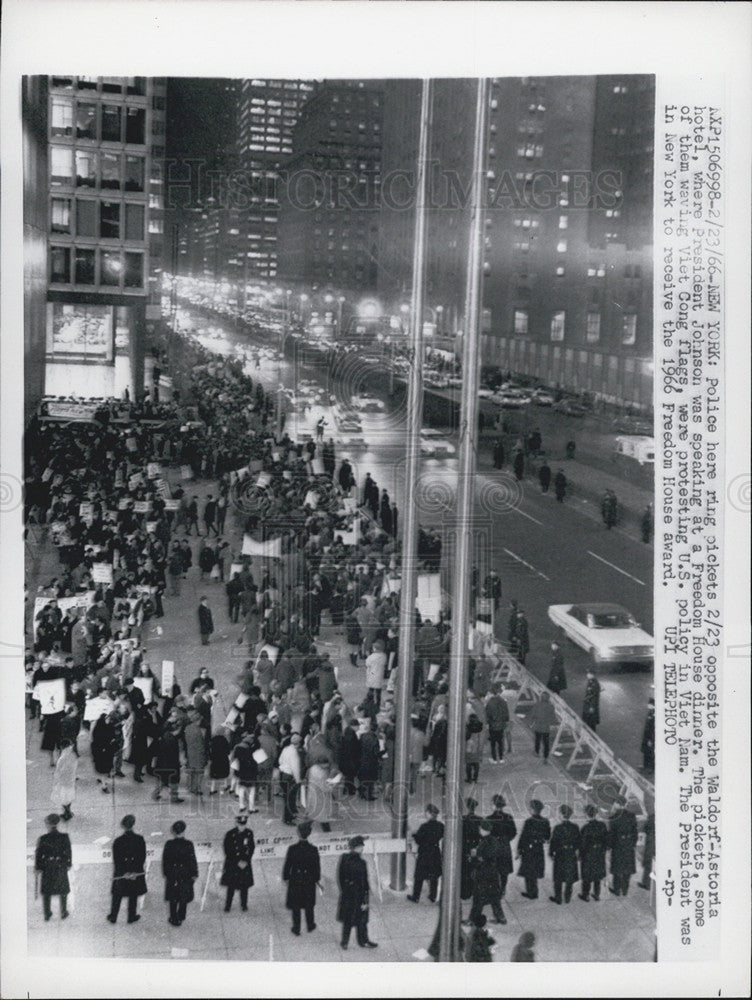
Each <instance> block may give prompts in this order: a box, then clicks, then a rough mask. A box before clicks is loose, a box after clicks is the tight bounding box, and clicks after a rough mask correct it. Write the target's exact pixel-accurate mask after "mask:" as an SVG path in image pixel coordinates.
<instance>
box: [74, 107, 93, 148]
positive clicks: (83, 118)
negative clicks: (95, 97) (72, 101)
mask: <svg viewBox="0 0 752 1000" xmlns="http://www.w3.org/2000/svg"><path fill="white" fill-rule="evenodd" d="M96 137H97V106H96V104H90V103H89V102H88V101H79V102H78V104H77V105H76V138H77V139H96Z"/></svg>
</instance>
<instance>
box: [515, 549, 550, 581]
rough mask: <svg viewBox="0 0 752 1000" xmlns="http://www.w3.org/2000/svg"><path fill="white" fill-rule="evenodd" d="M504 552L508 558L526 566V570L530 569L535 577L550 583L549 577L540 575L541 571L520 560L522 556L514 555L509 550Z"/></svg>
mask: <svg viewBox="0 0 752 1000" xmlns="http://www.w3.org/2000/svg"><path fill="white" fill-rule="evenodd" d="M504 551H505V552H506V554H507V555H508V556H511V557H512V559H516V560H517V562H519V563H522V565H523V566H527V568H528V569H531V570H532V571H533V573H535V574H536V576H540V577H542V578H543V579H544V580H548V582H549V583H550V582H551V577H550V576H546V574H545V573H541V571H540V570H539V569H536V568H535V566H531V565H530V563H529V562H525V560H524V559H523V558H522V556H518V555H516V554H515V553H514V552H512V551H511V550H510V549H504Z"/></svg>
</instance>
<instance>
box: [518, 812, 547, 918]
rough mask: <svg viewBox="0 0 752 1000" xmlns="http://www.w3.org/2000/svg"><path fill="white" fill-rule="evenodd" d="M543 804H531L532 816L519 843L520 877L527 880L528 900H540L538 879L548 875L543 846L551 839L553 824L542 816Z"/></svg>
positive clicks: (526, 894) (525, 823)
mask: <svg viewBox="0 0 752 1000" xmlns="http://www.w3.org/2000/svg"><path fill="white" fill-rule="evenodd" d="M542 812H543V803H542V802H540V801H539V800H538V799H532V800H531V802H530V816H529V818H528V819H526V820H525V822H524V824H523V826H522V833H521V834H520V839H519V840H518V841H517V857H518V858H520V859H521V861H522V864H521V865H520V868H519V871H518V873H517V874H518V875H521V876H522V877H523V878H524V879H525V891H524V892H523V893H522V895H523V896H524V897H525V898H526V899H537V898H538V879H539V878H543V876H544V875H545V874H546V858H545V855H544V853H543V851H544V848H543V845H544V844H546V843H547V842H548V841H549V840H550V839H551V824H550V823H549V821H548V820H547V819H546V818H545V816H541V813H542Z"/></svg>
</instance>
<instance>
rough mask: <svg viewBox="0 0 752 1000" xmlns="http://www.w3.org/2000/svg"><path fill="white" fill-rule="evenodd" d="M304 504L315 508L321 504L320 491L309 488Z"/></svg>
mask: <svg viewBox="0 0 752 1000" xmlns="http://www.w3.org/2000/svg"><path fill="white" fill-rule="evenodd" d="M303 505H304V506H306V507H313V509H314V510H315V509H316V508H317V507H318V505H319V495H318V493H315V492H314V491H313V490H309V491H308V492H307V493H306V495H305V500H304V501H303Z"/></svg>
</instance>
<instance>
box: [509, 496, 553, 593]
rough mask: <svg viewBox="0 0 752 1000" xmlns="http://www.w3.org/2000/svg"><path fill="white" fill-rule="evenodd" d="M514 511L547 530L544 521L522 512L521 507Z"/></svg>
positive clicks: (514, 508)
mask: <svg viewBox="0 0 752 1000" xmlns="http://www.w3.org/2000/svg"><path fill="white" fill-rule="evenodd" d="M512 510H513V511H514V512H515V514H522V516H523V517H526V518H527V519H528V521H535V523H536V524H538V525H540V526H541V528H545V527H546V525H545V524H544V523H543V521H539V520H538V518H537V517H533V515H532V514H526V513H525V511H524V510H522V509H521V508H520V507H512ZM546 579H548V577H546Z"/></svg>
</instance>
